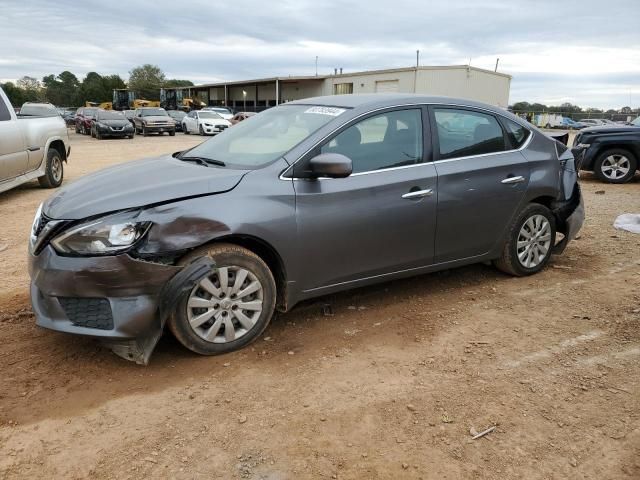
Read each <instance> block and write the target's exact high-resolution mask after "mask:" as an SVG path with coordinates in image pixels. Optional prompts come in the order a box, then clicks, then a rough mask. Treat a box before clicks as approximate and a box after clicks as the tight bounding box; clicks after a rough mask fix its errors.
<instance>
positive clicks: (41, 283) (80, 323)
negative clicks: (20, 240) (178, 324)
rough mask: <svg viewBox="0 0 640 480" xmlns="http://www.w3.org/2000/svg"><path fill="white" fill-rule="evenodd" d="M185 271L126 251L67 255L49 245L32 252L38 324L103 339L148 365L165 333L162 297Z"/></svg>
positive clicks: (117, 349) (32, 294)
mask: <svg viewBox="0 0 640 480" xmlns="http://www.w3.org/2000/svg"><path fill="white" fill-rule="evenodd" d="M180 270H181V267H177V266H173V265H165V264H160V263H154V262H148V261H143V260H138V259H135V258H133V257H130V256H129V255H127V254H122V255H115V256H109V257H63V256H61V255H58V254H57V253H56V252H55V250H54V249H53V248H52V247H51V246H47V247H45V248H44V249H43V250H42V252H40V253H39V254H38V255H33V254H31V253H30V254H29V274H30V276H31V304H32V306H33V311H34V313H35V316H36V324H37V325H39V326H41V327H44V328H48V329H51V330H56V331H59V332H65V333H73V334H76V335H85V336H90V337H94V338H98V339H100V340H101V341H103V342H104V343H106V344H108V345H109V346H110V347H111V348H112V349H113V350H114V352H115V353H117V354H118V355H120V356H123V357H124V358H127V359H128V360H133V361H136V362H137V363H144V364H146V363H147V362H148V360H149V356H150V354H151V351H152V350H153V347H154V346H155V344H156V342H157V340H158V339H159V338H160V336H161V334H162V328H163V321H164V319H163V318H161V316H160V315H159V303H160V302H159V299H160V298H161V294H162V291H163V289H164V288H165V285H166V284H167V283H168V282H169V280H170V279H171V278H173V277H174V276H175V275H176V274H177V273H178V272H180Z"/></svg>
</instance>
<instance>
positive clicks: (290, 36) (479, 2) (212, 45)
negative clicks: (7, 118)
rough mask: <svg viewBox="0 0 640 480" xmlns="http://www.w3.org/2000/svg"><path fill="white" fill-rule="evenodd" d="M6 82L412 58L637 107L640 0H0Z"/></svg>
mask: <svg viewBox="0 0 640 480" xmlns="http://www.w3.org/2000/svg"><path fill="white" fill-rule="evenodd" d="M0 12H2V14H1V15H0V81H7V80H16V79H17V78H20V77H22V76H23V75H29V76H32V77H36V78H39V79H41V78H42V77H43V76H45V75H48V74H51V73H54V74H58V73H60V72H62V71H64V70H69V71H71V72H73V73H75V74H76V75H77V76H78V77H80V78H81V77H83V76H84V75H85V74H86V73H87V72H90V71H97V72H98V73H100V74H112V73H117V74H119V75H120V76H122V77H123V79H125V80H126V79H127V78H128V72H129V71H130V70H131V69H132V68H133V67H135V66H138V65H141V64H144V63H152V64H156V65H158V66H159V67H160V68H162V69H163V70H164V72H165V73H166V75H167V78H180V79H188V80H191V81H193V82H194V83H196V84H198V83H209V82H216V81H222V80H243V79H252V78H264V77H271V76H286V75H313V74H314V73H315V61H316V56H317V57H318V73H319V74H320V75H322V74H329V73H332V72H333V69H334V68H336V67H337V68H340V67H342V68H343V69H344V72H345V73H347V72H355V71H362V70H369V69H384V68H396V67H408V66H414V65H415V61H416V60H415V59H416V50H418V49H419V50H420V64H421V65H466V64H468V63H469V62H470V63H471V65H472V66H475V67H480V68H486V69H491V70H493V69H494V67H495V63H496V58H500V62H499V67H498V71H500V72H503V73H508V74H510V75H512V76H513V80H512V83H511V96H510V102H511V103H513V102H517V101H529V102H541V103H544V104H548V105H559V104H561V103H564V102H571V103H574V104H578V105H580V106H583V107H596V108H616V109H617V108H620V107H623V106H631V107H632V108H636V107H640V28H638V21H639V20H640V0H607V1H602V0H561V1H555V0H554V1H549V0H446V1H442V0H439V1H431V0H413V1H406V0H393V1H389V0H384V1H383V0H367V1H363V0H350V1H334V0H277V1H271V2H268V1H264V0H259V1H254V0H247V1H244V0H236V1H223V2H217V1H211V0H196V1H189V2H177V1H176V0H155V1H153V2H148V1H147V2H144V1H138V0H129V1H127V2H120V1H116V2H104V1H99V2H97V1H93V0H83V1H82V2H77V1H76V0H74V1H68V0H56V1H51V0H49V1H40V0H0Z"/></svg>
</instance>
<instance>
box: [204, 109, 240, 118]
mask: <svg viewBox="0 0 640 480" xmlns="http://www.w3.org/2000/svg"><path fill="white" fill-rule="evenodd" d="M200 111H201V112H216V113H217V114H218V115H220V116H221V117H222V118H224V119H225V120H231V119H232V118H233V113H231V110H229V109H228V108H225V107H204V108H203V109H201V110H200Z"/></svg>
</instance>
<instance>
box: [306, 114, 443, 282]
mask: <svg viewBox="0 0 640 480" xmlns="http://www.w3.org/2000/svg"><path fill="white" fill-rule="evenodd" d="M426 122H428V117H427V115H426V109H425V110H424V111H423V109H421V108H418V107H416V108H404V109H395V110H388V111H385V112H383V113H378V114H375V115H371V116H368V117H366V118H364V119H363V120H360V121H358V122H357V123H354V124H351V125H350V126H348V127H347V128H343V129H342V130H341V131H340V132H338V134H337V135H334V136H333V137H331V138H329V139H328V140H327V141H326V142H325V143H324V144H323V145H321V146H320V147H319V148H317V149H315V150H314V151H313V152H312V153H311V154H310V155H309V158H310V157H312V156H314V155H316V154H319V153H329V152H332V153H341V154H343V155H346V156H347V157H349V158H351V160H352V162H353V173H352V175H351V176H349V177H347V178H341V179H327V178H323V179H296V180H295V181H294V188H295V192H296V220H297V225H298V239H297V241H298V243H299V245H300V248H299V251H300V252H301V256H302V257H303V258H301V259H300V261H301V262H303V265H304V267H303V268H304V270H305V276H304V279H303V285H302V289H303V290H305V291H310V290H311V291H313V290H319V289H322V288H323V287H330V286H334V285H340V284H348V283H350V282H354V281H357V280H363V279H366V278H370V277H375V276H380V275H384V274H388V273H391V272H397V271H402V270H408V269H413V268H418V267H422V266H426V265H430V264H431V263H432V262H433V242H434V237H435V219H436V198H437V196H436V191H435V189H436V182H437V178H436V171H435V168H434V165H433V163H431V162H430V157H431V153H430V148H431V147H430V141H427V142H425V141H424V137H425V135H424V132H425V131H426V132H428V131H429V130H428V129H427V130H424V128H423V125H424V124H425V123H426ZM426 137H427V138H428V137H429V135H428V134H427V135H426ZM309 158H307V159H303V160H302V161H301V162H302V166H300V167H299V170H298V171H302V170H304V161H305V160H308V159H309ZM296 167H298V165H296Z"/></svg>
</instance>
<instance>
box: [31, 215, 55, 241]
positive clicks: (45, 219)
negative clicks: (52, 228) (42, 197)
mask: <svg viewBox="0 0 640 480" xmlns="http://www.w3.org/2000/svg"><path fill="white" fill-rule="evenodd" d="M50 220H51V219H50V218H49V217H47V216H46V215H45V214H44V213H43V214H41V215H40V219H39V220H38V223H37V225H36V228H35V230H34V232H33V233H34V234H35V236H36V237H39V236H40V234H41V233H42V230H44V227H46V225H47V223H49V221H50Z"/></svg>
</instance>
